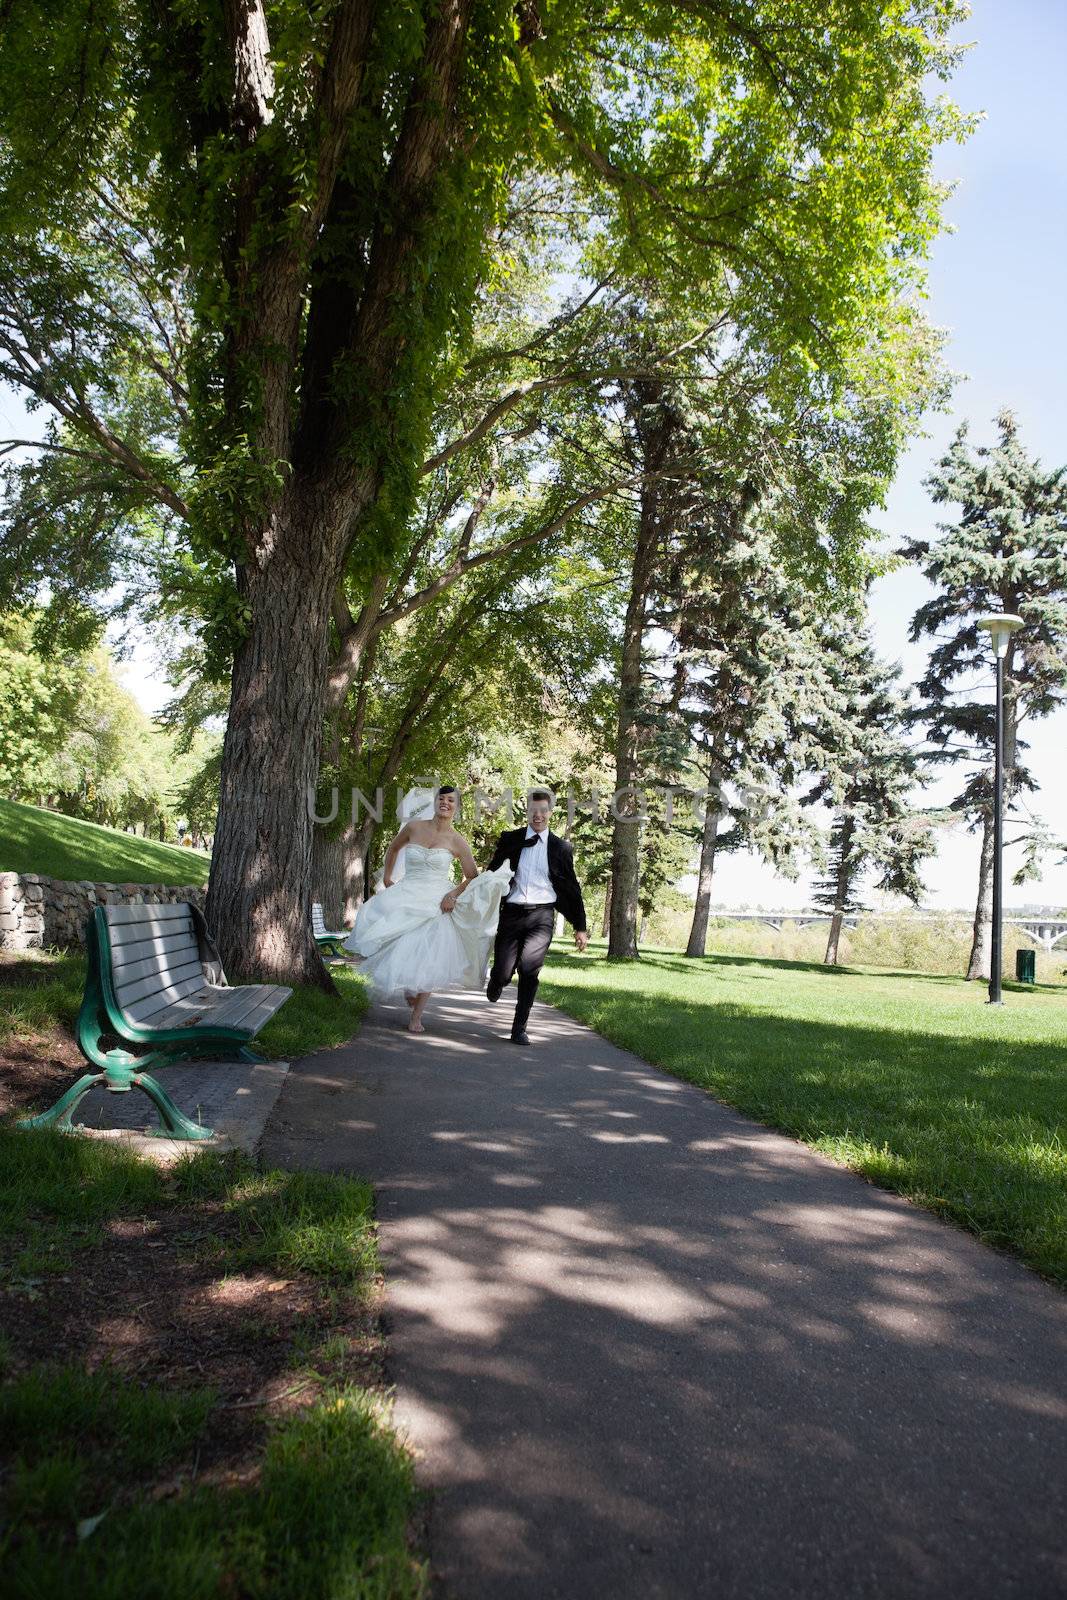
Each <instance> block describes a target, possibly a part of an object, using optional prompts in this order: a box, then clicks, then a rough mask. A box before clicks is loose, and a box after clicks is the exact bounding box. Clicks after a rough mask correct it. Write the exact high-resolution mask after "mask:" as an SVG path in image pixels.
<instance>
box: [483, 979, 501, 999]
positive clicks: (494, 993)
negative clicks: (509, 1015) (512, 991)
mask: <svg viewBox="0 0 1067 1600" xmlns="http://www.w3.org/2000/svg"><path fill="white" fill-rule="evenodd" d="M503 993H504V985H503V984H502V983H498V982H497V980H496V978H490V979H489V986H488V988H487V989H486V991H485V998H486V999H487V1000H499V999H500V996H501V995H502V994H503Z"/></svg>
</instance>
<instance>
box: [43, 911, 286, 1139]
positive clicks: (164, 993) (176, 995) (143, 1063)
mask: <svg viewBox="0 0 1067 1600" xmlns="http://www.w3.org/2000/svg"><path fill="white" fill-rule="evenodd" d="M86 944H87V946H88V953H89V972H88V976H87V978H86V982H85V996H84V998H83V1000H82V1005H81V1010H80V1012H79V1013H78V1023H77V1040H78V1046H79V1048H80V1050H81V1052H82V1054H83V1055H84V1056H85V1058H86V1060H87V1061H90V1062H92V1063H93V1065H94V1066H96V1067H99V1068H101V1069H102V1070H101V1071H99V1072H87V1073H85V1074H84V1075H83V1076H82V1077H80V1078H79V1079H78V1081H77V1083H75V1084H74V1085H73V1086H72V1087H71V1088H70V1089H68V1090H67V1092H66V1094H65V1095H63V1096H62V1097H61V1098H60V1099H59V1100H57V1101H56V1103H55V1105H54V1106H52V1108H51V1109H50V1110H49V1111H45V1112H42V1113H41V1115H40V1116H37V1117H30V1118H28V1119H27V1120H26V1121H24V1122H23V1124H22V1126H23V1127H37V1128H41V1127H46V1126H48V1125H49V1124H55V1125H56V1126H60V1127H69V1126H70V1119H71V1116H72V1114H73V1113H74V1111H75V1110H76V1109H77V1106H78V1103H79V1102H80V1101H81V1099H82V1097H83V1096H84V1095H86V1094H88V1092H89V1090H90V1089H91V1088H93V1086H94V1085H95V1084H98V1083H100V1084H105V1085H106V1087H107V1088H108V1089H110V1090H112V1091H113V1092H114V1093H117V1094H121V1093H125V1092H127V1091H128V1090H129V1089H131V1088H137V1089H143V1090H144V1092H145V1093H146V1094H147V1095H148V1097H149V1098H150V1099H151V1100H152V1102H153V1104H154V1105H155V1106H156V1109H157V1110H158V1112H159V1119H160V1126H159V1127H158V1128H156V1129H154V1130H153V1131H154V1132H156V1133H158V1134H161V1135H164V1136H165V1137H167V1138H170V1139H210V1138H211V1137H212V1134H213V1129H211V1128H203V1127H201V1126H199V1125H198V1124H197V1123H195V1122H192V1121H190V1119H189V1118H188V1117H186V1116H184V1115H183V1113H182V1112H181V1111H179V1110H178V1107H177V1106H176V1105H175V1104H174V1101H173V1100H172V1099H171V1098H170V1096H169V1095H168V1094H167V1092H166V1090H165V1089H163V1088H162V1087H161V1085H160V1084H158V1083H157V1082H156V1080H155V1079H154V1078H152V1077H151V1076H149V1074H148V1073H147V1072H146V1071H145V1068H146V1067H150V1066H157V1065H169V1064H170V1063H172V1062H175V1061H182V1060H185V1059H188V1058H189V1057H190V1056H210V1055H220V1054H223V1053H229V1052H230V1051H232V1052H233V1054H234V1056H235V1057H236V1058H237V1059H239V1060H241V1061H262V1060H263V1059H264V1058H263V1057H262V1056H258V1055H256V1053H255V1052H254V1051H253V1050H250V1049H249V1048H248V1044H249V1040H251V1039H254V1038H255V1036H256V1034H257V1033H258V1032H259V1031H260V1029H261V1028H262V1027H263V1026H264V1024H265V1023H267V1022H268V1021H269V1020H270V1018H271V1017H272V1016H273V1015H274V1013H275V1012H276V1011H277V1010H278V1009H279V1007H280V1006H282V1005H284V1004H285V1002H286V1000H288V998H289V996H290V995H291V994H292V992H293V991H292V990H291V989H286V988H283V987H282V986H281V985H280V984H273V983H256V984H246V985H243V986H239V987H236V988H231V987H230V985H229V984H228V983H227V982H226V974H225V973H224V972H223V970H222V962H221V960H220V959H219V953H218V950H217V949H216V947H215V942H214V940H213V939H212V937H211V935H210V934H209V933H208V930H207V924H206V922H205V921H204V917H203V914H202V913H201V912H200V911H199V910H198V908H197V907H196V906H192V905H188V904H186V903H184V902H183V903H180V904H178V905H133V906H129V905H125V906H97V907H96V909H95V911H94V912H93V914H92V916H91V917H90V918H89V922H88V925H87V927H86Z"/></svg>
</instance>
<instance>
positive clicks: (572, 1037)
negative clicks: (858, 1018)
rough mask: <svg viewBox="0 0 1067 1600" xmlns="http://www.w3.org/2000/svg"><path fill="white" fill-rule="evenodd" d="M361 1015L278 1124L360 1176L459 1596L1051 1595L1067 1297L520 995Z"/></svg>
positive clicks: (293, 1091)
mask: <svg viewBox="0 0 1067 1600" xmlns="http://www.w3.org/2000/svg"><path fill="white" fill-rule="evenodd" d="M511 1003H512V1002H511V1000H510V998H509V997H507V996H505V998H504V999H503V1000H502V1001H501V1002H500V1004H499V1005H498V1006H497V1007H491V1006H489V1005H488V1003H487V1002H486V1001H484V1000H482V999H480V998H479V997H477V996H471V997H467V996H463V997H438V998H435V999H433V1000H432V1001H431V1002H430V1004H429V1007H428V1009H427V1013H426V1018H425V1021H426V1025H427V1030H428V1031H427V1033H426V1034H425V1035H424V1036H422V1037H421V1038H412V1037H410V1036H409V1035H408V1034H407V1033H406V1032H405V1031H404V1019H405V1017H406V1010H405V1008H403V1007H399V1008H390V1007H378V1008H376V1009H375V1010H374V1011H372V1012H371V1014H370V1016H369V1017H368V1019H367V1020H366V1022H365V1023H364V1026H363V1029H362V1031H361V1033H360V1035H359V1036H358V1038H357V1039H356V1040H355V1041H354V1042H353V1043H352V1044H351V1045H350V1046H347V1047H345V1048H344V1049H341V1050H332V1051H326V1052H320V1053H319V1054H317V1055H313V1056H309V1057H307V1058H305V1059H304V1060H303V1061H298V1062H294V1063H293V1064H292V1067H291V1069H290V1071H289V1074H288V1076H287V1078H286V1081H285V1085H284V1088H283V1090H282V1093H281V1096H280V1098H279V1100H278V1103H277V1105H276V1106H275V1108H274V1112H273V1114H272V1117H271V1119H270V1121H269V1122H268V1125H267V1129H266V1133H265V1135H264V1140H263V1145H262V1149H263V1153H264V1155H265V1157H266V1158H267V1159H268V1160H269V1161H271V1162H273V1163H277V1164H279V1165H283V1166H294V1167H298V1166H306V1167H315V1168H321V1169H325V1170H329V1171H336V1172H353V1173H358V1174H359V1175H361V1176H364V1177H366V1178H369V1179H370V1180H372V1181H373V1183H374V1184H375V1186H376V1189H377V1193H378V1213H379V1219H380V1227H381V1244H382V1250H383V1255H384V1259H385V1269H386V1275H387V1299H386V1304H387V1331H388V1336H389V1365H390V1376H391V1379H392V1381H393V1382H394V1383H395V1385H396V1396H397V1409H396V1415H397V1420H398V1422H399V1424H400V1425H401V1426H402V1428H403V1429H404V1430H405V1431H406V1432H407V1434H408V1436H409V1438H410V1439H411V1442H412V1444H413V1446H414V1447H415V1450H416V1452H417V1454H418V1459H419V1474H420V1478H421V1481H422V1482H423V1483H424V1484H425V1485H426V1486H427V1487H428V1488H429V1489H430V1490H431V1491H432V1494H431V1500H430V1505H431V1510H430V1515H429V1524H428V1527H429V1544H430V1555H431V1561H432V1566H433V1571H434V1578H435V1593H436V1594H438V1595H440V1596H444V1597H447V1600H555V1597H559V1600H602V1597H603V1600H631V1597H632V1600H661V1597H662V1600H681V1597H690V1596H692V1597H697V1596H699V1597H708V1600H712V1597H714V1600H764V1597H766V1600H809V1597H810V1600H815V1597H816V1596H818V1597H819V1600H842V1597H849V1600H851V1597H853V1596H856V1597H860V1596H862V1597H868V1596H872V1597H873V1596H878V1597H885V1600H909V1597H912V1596H923V1597H931V1600H932V1597H934V1596H937V1597H940V1600H946V1597H947V1600H954V1597H956V1596H959V1597H960V1600H985V1597H989V1600H993V1597H996V1600H1006V1597H1014V1596H1018V1597H1020V1600H1045V1597H1053V1596H1055V1597H1057V1600H1062V1597H1063V1596H1065V1595H1067V1493H1065V1490H1067V1427H1065V1426H1064V1424H1065V1422H1067V1383H1065V1375H1067V1359H1065V1356H1067V1301H1065V1299H1064V1296H1063V1295H1062V1294H1061V1293H1059V1292H1058V1291H1057V1290H1055V1289H1054V1288H1052V1287H1051V1286H1049V1285H1047V1284H1045V1283H1043V1282H1042V1281H1041V1280H1039V1279H1038V1278H1037V1277H1035V1276H1034V1275H1033V1274H1032V1273H1030V1272H1029V1271H1028V1270H1027V1269H1026V1268H1024V1267H1022V1266H1020V1265H1019V1264H1018V1263H1016V1262H1015V1261H1013V1260H1011V1259H1010V1258H1008V1257H1007V1256H1004V1255H1001V1254H999V1253H998V1252H995V1251H993V1250H990V1249H987V1248H986V1247H984V1246H983V1245H981V1244H980V1243H979V1242H978V1241H976V1240H974V1239H972V1238H971V1237H969V1236H968V1235H966V1234H965V1233H963V1232H962V1231H960V1230H958V1229H956V1228H954V1227H952V1226H951V1225H949V1224H946V1223H943V1222H941V1221H939V1220H938V1219H937V1218H935V1217H933V1216H931V1215H929V1214H928V1213H926V1212H924V1211H921V1210H919V1209H918V1208H917V1207H914V1206H911V1205H909V1204H908V1203H907V1202H906V1201H903V1200H901V1199H899V1198H897V1197H895V1196H893V1195H889V1194H885V1193H883V1192H882V1191H881V1190H879V1189H876V1188H873V1187H872V1186H871V1185H869V1184H868V1183H866V1182H865V1181H864V1180H862V1179H861V1178H859V1177H856V1176H855V1175H854V1174H852V1173H849V1172H848V1171H846V1170H844V1169H843V1168H841V1167H838V1166H836V1165H834V1164H833V1163H832V1162H830V1161H828V1160H825V1159H823V1158H822V1157H820V1156H819V1155H817V1154H815V1153H814V1152H812V1151H810V1150H808V1149H807V1148H806V1147H805V1146H803V1145H800V1144H798V1143H796V1142H794V1141H793V1140H791V1139H788V1138H785V1137H783V1136H782V1135H780V1134H777V1133H774V1132H772V1131H770V1130H768V1129H766V1128H764V1127H761V1126H760V1125H758V1124H756V1123H754V1122H751V1121H749V1120H748V1119H747V1118H745V1117H742V1116H739V1115H738V1114H737V1113H735V1112H733V1111H732V1110H730V1109H729V1108H727V1107H725V1106H723V1105H722V1104H720V1103H719V1102H717V1101H716V1100H714V1099H712V1098H711V1097H710V1096H709V1095H707V1094H705V1093H703V1092H702V1091H701V1090H699V1089H696V1088H694V1087H692V1086H691V1085H688V1084H684V1083H681V1082H679V1081H677V1080H676V1079H674V1078H671V1077H669V1076H668V1075H666V1074H664V1073H661V1072H659V1071H658V1070H656V1069H655V1068H652V1067H650V1066H648V1065H647V1064H646V1063H645V1062H642V1061H641V1060H639V1059H638V1058H637V1057H635V1056H632V1055H630V1054H628V1053H627V1052H626V1051H623V1050H619V1049H617V1048H615V1047H614V1046H613V1045H611V1044H608V1043H606V1042H605V1041H604V1040H603V1039H601V1038H600V1037H599V1036H598V1035H597V1034H595V1033H593V1032H591V1031H590V1030H589V1029H588V1028H585V1027H583V1026H582V1025H581V1024H579V1023H576V1022H574V1021H572V1020H570V1019H569V1018H567V1017H565V1016H563V1015H562V1014H561V1013H559V1012H557V1011H555V1010H554V1009H552V1008H550V1007H548V1006H545V1005H542V1004H538V1005H537V1006H535V1009H534V1014H533V1017H532V1019H531V1023H530V1031H531V1034H532V1036H533V1037H534V1038H535V1040H536V1043H535V1045H534V1046H533V1047H531V1048H529V1049H522V1048H519V1047H516V1046H514V1045H512V1044H510V1043H509V1042H508V1039H507V1032H508V1025H509V1023H510V1006H511Z"/></svg>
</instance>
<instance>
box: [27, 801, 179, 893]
mask: <svg viewBox="0 0 1067 1600" xmlns="http://www.w3.org/2000/svg"><path fill="white" fill-rule="evenodd" d="M210 864H211V857H210V856H207V855H205V854H204V853H203V851H200V850H182V849H180V848H179V847H178V846H177V845H172V844H159V843H158V842H157V841H156V840H153V839H142V838H140V837H139V836H138V835H136V834H132V833H122V832H120V831H119V829H117V828H103V827H100V826H99V824H98V823H95V822H81V821H79V819H78V818H76V817H64V816H62V815H61V814H60V813H59V812H58V811H43V810H41V808H40V807H39V806H23V805H17V804H15V803H14V802H13V801H11V800H0V872H37V873H41V874H43V875H44V876H45V877H48V878H62V879H64V880H65V881H67V882H80V881H82V880H88V881H90V882H92V883H162V884H167V885H170V886H173V887H174V888H179V889H180V888H185V887H186V886H187V885H192V886H199V887H202V886H203V885H204V884H205V883H207V875H208V868H209V866H210Z"/></svg>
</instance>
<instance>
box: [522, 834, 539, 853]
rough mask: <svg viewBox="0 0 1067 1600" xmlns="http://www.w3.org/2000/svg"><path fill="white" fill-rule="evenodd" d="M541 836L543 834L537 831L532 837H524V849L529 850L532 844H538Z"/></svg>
mask: <svg viewBox="0 0 1067 1600" xmlns="http://www.w3.org/2000/svg"><path fill="white" fill-rule="evenodd" d="M540 837H541V835H540V834H539V833H535V834H534V835H533V837H532V838H531V839H524V840H523V841H522V848H523V849H524V850H529V848H530V846H531V845H532V844H536V843H537V841H538V839H540Z"/></svg>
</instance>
